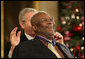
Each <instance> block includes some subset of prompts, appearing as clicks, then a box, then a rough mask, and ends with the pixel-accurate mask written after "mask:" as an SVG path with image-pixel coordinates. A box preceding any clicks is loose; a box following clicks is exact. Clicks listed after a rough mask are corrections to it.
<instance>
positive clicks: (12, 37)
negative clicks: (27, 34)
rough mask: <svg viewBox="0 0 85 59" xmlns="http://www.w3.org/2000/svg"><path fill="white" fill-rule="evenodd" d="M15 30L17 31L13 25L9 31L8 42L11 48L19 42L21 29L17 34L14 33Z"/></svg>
mask: <svg viewBox="0 0 85 59" xmlns="http://www.w3.org/2000/svg"><path fill="white" fill-rule="evenodd" d="M16 31H17V27H15V28H14V29H13V30H12V31H11V33H10V42H11V47H12V48H14V47H16V46H17V45H18V44H19V42H20V34H21V31H19V32H18V33H17V35H16Z"/></svg>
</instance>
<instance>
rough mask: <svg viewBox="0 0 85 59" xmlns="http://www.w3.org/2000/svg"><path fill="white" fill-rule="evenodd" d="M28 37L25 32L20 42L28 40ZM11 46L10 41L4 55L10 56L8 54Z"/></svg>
mask: <svg viewBox="0 0 85 59" xmlns="http://www.w3.org/2000/svg"><path fill="white" fill-rule="evenodd" d="M27 40H28V39H27V38H26V36H25V34H23V35H21V36H20V43H22V42H24V41H27ZM10 48H11V43H10V42H8V43H7V44H6V46H5V50H4V57H5V58H8V54H9V50H10Z"/></svg>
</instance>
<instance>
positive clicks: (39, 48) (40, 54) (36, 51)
mask: <svg viewBox="0 0 85 59" xmlns="http://www.w3.org/2000/svg"><path fill="white" fill-rule="evenodd" d="M56 45H58V46H59V47H60V46H62V47H63V48H64V49H66V50H67V48H66V47H65V46H63V45H60V44H58V43H57V44H56ZM59 49H61V48H59ZM66 50H65V52H66ZM61 51H63V50H61ZM65 52H63V53H64V54H65ZM69 55H71V53H70V52H69ZM65 57H66V58H73V56H72V55H71V57H68V56H67V55H66V54H65ZM13 58H56V56H55V54H54V53H53V52H52V51H51V50H49V49H48V48H47V47H46V46H45V45H44V44H43V43H42V42H41V41H40V40H38V39H34V40H28V41H25V42H22V43H21V44H20V45H18V46H17V47H16V48H15V50H14V53H13Z"/></svg>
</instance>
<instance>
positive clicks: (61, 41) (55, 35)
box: [54, 32, 64, 45]
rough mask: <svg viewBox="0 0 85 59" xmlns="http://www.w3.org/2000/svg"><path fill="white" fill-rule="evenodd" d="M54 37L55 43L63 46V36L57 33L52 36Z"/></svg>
mask: <svg viewBox="0 0 85 59" xmlns="http://www.w3.org/2000/svg"><path fill="white" fill-rule="evenodd" d="M54 37H55V39H56V41H57V42H58V43H60V44H63V45H64V41H63V36H62V35H61V34H60V33H59V32H56V33H55V34H54Z"/></svg>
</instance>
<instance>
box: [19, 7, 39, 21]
mask: <svg viewBox="0 0 85 59" xmlns="http://www.w3.org/2000/svg"><path fill="white" fill-rule="evenodd" d="M27 12H38V11H37V10H35V9H33V8H24V9H22V10H21V11H20V13H19V22H20V21H22V22H25V18H24V15H25V14H26V13H27Z"/></svg>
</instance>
